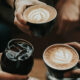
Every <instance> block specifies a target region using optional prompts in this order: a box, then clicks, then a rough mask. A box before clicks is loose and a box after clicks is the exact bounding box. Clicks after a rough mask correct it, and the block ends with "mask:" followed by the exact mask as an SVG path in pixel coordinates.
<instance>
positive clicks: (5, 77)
mask: <svg viewBox="0 0 80 80" xmlns="http://www.w3.org/2000/svg"><path fill="white" fill-rule="evenodd" d="M0 80H28V77H27V76H20V75H13V74H10V73H6V72H3V71H0Z"/></svg>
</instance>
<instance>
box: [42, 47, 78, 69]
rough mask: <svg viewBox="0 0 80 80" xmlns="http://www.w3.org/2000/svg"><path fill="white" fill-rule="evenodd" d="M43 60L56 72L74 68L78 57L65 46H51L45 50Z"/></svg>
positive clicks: (72, 50) (74, 51) (71, 49)
mask: <svg viewBox="0 0 80 80" xmlns="http://www.w3.org/2000/svg"><path fill="white" fill-rule="evenodd" d="M43 59H44V61H45V63H46V64H47V65H49V66H50V67H52V68H54V69H57V70H66V69H70V68H72V67H74V66H75V65H76V64H77V62H78V60H79V56H78V54H77V52H76V50H74V49H73V48H72V47H70V46H67V45H66V46H65V45H52V46H50V47H49V48H47V49H46V51H45V52H44V55H43Z"/></svg>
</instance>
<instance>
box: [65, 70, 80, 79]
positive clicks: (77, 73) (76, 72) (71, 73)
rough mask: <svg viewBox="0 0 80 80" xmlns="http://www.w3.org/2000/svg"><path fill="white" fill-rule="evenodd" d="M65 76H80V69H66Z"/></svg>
mask: <svg viewBox="0 0 80 80" xmlns="http://www.w3.org/2000/svg"><path fill="white" fill-rule="evenodd" d="M64 77H65V78H72V77H74V78H75V77H80V69H76V70H72V71H68V72H66V73H65V74H64Z"/></svg>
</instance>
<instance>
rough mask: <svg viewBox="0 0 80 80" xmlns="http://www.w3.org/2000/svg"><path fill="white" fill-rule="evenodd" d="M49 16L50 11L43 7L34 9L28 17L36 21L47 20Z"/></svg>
mask: <svg viewBox="0 0 80 80" xmlns="http://www.w3.org/2000/svg"><path fill="white" fill-rule="evenodd" d="M49 17H50V14H49V12H48V11H47V10H46V9H43V8H38V9H34V10H32V11H31V12H30V13H29V14H28V19H30V20H33V21H35V22H46V21H47V20H48V19H49Z"/></svg>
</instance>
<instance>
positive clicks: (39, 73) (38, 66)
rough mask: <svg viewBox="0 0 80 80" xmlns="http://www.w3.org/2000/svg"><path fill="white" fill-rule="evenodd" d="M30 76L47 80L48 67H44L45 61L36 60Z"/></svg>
mask: <svg viewBox="0 0 80 80" xmlns="http://www.w3.org/2000/svg"><path fill="white" fill-rule="evenodd" d="M29 75H30V76H32V77H36V78H38V79H40V80H46V67H45V65H44V62H43V60H41V59H35V60H34V66H33V69H32V71H31V73H30V74H29Z"/></svg>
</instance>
